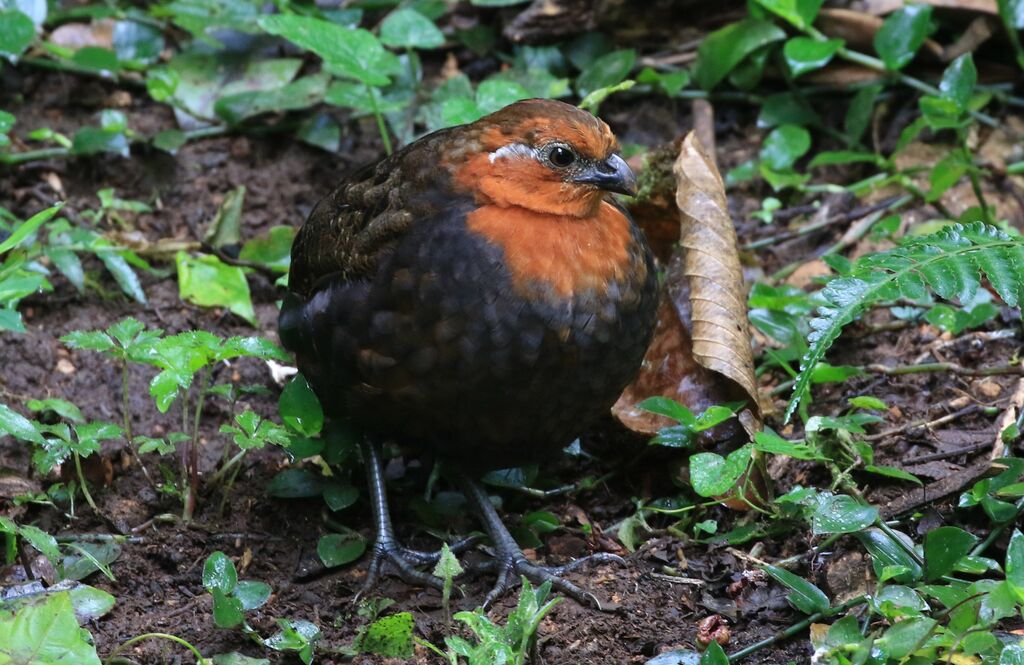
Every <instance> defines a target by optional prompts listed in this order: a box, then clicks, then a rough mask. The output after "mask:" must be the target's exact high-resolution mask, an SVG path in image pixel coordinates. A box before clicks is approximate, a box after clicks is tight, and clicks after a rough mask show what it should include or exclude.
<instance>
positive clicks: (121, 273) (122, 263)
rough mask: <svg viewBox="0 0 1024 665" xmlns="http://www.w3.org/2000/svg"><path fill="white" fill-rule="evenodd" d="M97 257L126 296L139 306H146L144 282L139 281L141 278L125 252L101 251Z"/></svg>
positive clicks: (97, 253)
mask: <svg viewBox="0 0 1024 665" xmlns="http://www.w3.org/2000/svg"><path fill="white" fill-rule="evenodd" d="M96 257H97V258H98V259H99V260H100V261H102V262H103V265H104V266H106V268H107V270H109V271H110V274H111V275H113V276H114V280H115V281H116V282H117V285H118V286H120V287H121V290H122V291H123V292H124V294H125V295H127V296H130V297H131V298H132V299H133V300H135V302H137V303H139V304H142V305H145V304H146V294H145V292H143V290H142V282H141V281H139V276H138V275H137V274H136V273H135V271H134V270H133V269H132V267H131V265H130V264H129V263H128V260H127V259H126V258H125V254H124V253H123V252H118V251H114V250H101V251H97V252H96Z"/></svg>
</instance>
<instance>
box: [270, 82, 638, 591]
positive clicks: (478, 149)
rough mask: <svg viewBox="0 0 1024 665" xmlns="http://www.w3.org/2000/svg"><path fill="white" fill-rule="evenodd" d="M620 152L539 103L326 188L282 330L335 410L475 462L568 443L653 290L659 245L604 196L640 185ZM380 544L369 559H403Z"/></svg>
mask: <svg viewBox="0 0 1024 665" xmlns="http://www.w3.org/2000/svg"><path fill="white" fill-rule="evenodd" d="M616 149H617V144H616V142H615V140H614V137H613V136H612V135H611V133H610V131H608V128H607V126H606V125H605V124H604V123H602V122H601V121H599V120H597V119H596V118H594V117H593V116H591V115H590V114H588V113H586V112H584V111H581V110H579V109H577V108H575V107H572V106H569V105H566V104H563V103H561V102H554V101H544V100H530V101H525V102H519V103H517V104H513V105H511V106H509V107H506V108H505V109H503V110H501V111H499V112H497V113H495V114H492V115H491V116H488V117H485V118H483V119H481V120H479V121H477V122H476V123H473V124H471V125H464V126H460V127H454V128H451V129H446V130H442V131H440V132H436V133H434V134H431V135H429V136H426V137H424V138H422V139H420V140H419V141H416V142H415V143H413V144H411V145H409V146H407V147H406V148H404V149H403V150H401V151H399V152H397V153H395V154H394V155H393V156H391V157H389V158H387V159H385V160H383V161H381V162H380V163H378V164H377V165H375V166H373V167H371V168H368V169H364V170H362V171H360V172H359V173H357V174H355V175H354V176H353V177H351V178H350V179H349V180H347V181H346V182H344V183H343V184H342V185H340V186H339V187H338V188H337V189H336V190H335V191H334V192H332V193H331V194H330V195H329V196H327V197H326V198H324V199H323V200H322V201H321V202H320V203H319V204H318V205H317V206H316V208H315V209H314V210H313V212H312V214H311V215H310V217H309V220H308V221H307V222H306V224H305V226H303V228H302V229H301V230H300V232H299V234H298V236H297V237H296V240H295V245H294V247H293V249H292V267H291V273H290V277H289V284H290V289H291V291H292V294H291V295H290V296H289V297H288V298H287V299H286V301H285V304H284V307H283V308H282V312H281V319H280V334H281V339H282V341H283V343H284V344H285V346H286V347H287V348H289V349H290V350H292V351H294V352H295V354H296V357H297V361H298V366H299V369H300V370H301V371H302V373H303V374H304V375H305V376H306V377H307V378H308V379H309V381H310V383H311V385H312V386H313V387H314V389H315V390H316V392H317V394H318V395H319V396H320V398H321V401H322V402H323V404H324V406H325V408H326V410H327V411H328V413H330V414H331V415H332V416H335V417H341V418H347V419H350V420H351V421H353V422H354V423H355V424H357V425H358V426H359V427H360V428H361V429H362V430H363V431H365V432H366V433H367V435H368V436H370V437H371V438H379V437H395V438H397V439H398V440H399V441H401V442H403V443H406V444H408V445H410V446H415V447H420V448H422V449H425V450H429V451H431V452H433V453H435V454H436V455H437V456H438V457H439V458H440V459H441V460H442V461H443V463H444V465H445V468H446V469H449V470H452V469H454V470H455V471H457V472H460V473H464V474H465V473H470V474H471V473H476V472H479V471H481V470H485V469H494V468H503V467H508V466H518V465H522V464H526V463H532V462H536V461H540V460H541V459H543V458H544V457H547V456H550V455H553V454H556V453H557V452H558V451H560V450H561V449H562V448H563V447H564V446H565V445H567V444H568V443H570V442H571V441H572V440H573V439H574V438H575V437H576V436H578V435H579V434H580V433H581V432H582V431H583V430H584V429H585V428H586V427H587V425H588V424H590V423H591V422H593V420H594V419H595V418H596V417H597V416H599V415H600V414H602V413H605V412H607V409H608V408H609V406H610V405H611V404H612V403H613V402H614V401H615V399H616V397H617V396H618V395H619V393H620V392H621V390H622V388H623V387H624V386H625V385H626V384H627V383H628V382H629V380H630V379H631V378H632V377H633V375H634V374H635V372H636V371H637V369H638V367H639V363H640V360H641V358H642V357H643V354H644V351H645V350H646V347H647V344H648V342H649V340H650V336H651V333H652V330H653V325H654V312H655V306H656V302H657V282H656V275H655V269H654V265H653V259H652V257H651V253H650V250H649V249H648V247H647V245H646V243H645V242H644V239H643V237H642V234H641V233H640V232H639V230H638V229H637V228H636V226H635V225H634V224H633V222H632V220H630V219H629V217H628V215H627V214H626V213H625V211H624V210H622V209H621V208H620V207H618V206H617V205H616V204H614V203H612V202H611V201H610V200H608V199H607V198H606V193H605V192H606V191H629V190H630V189H631V188H632V187H633V185H634V182H633V180H632V173H631V172H629V169H628V167H626V166H625V163H624V162H622V160H621V158H619V157H618V156H617V155H615V150H616ZM565 151H568V153H566V152H565ZM566 162H569V163H566ZM368 452H369V451H368ZM374 457H376V456H374ZM370 480H371V485H373V482H374V478H373V474H372V473H371V478H370ZM374 489H375V490H376V488H374ZM477 489H479V488H477ZM377 493H378V494H379V495H380V496H379V499H380V503H381V506H382V509H383V510H384V511H385V514H384V516H383V517H384V519H385V520H386V517H387V515H386V505H385V504H384V503H383V501H384V499H383V487H380V491H379V492H377ZM467 494H469V495H470V498H471V499H473V496H472V495H474V494H480V492H478V491H476V490H473V489H469V490H467ZM485 517H486V516H485ZM488 526H489V527H491V526H494V525H491V524H489V525H488ZM502 528H503V527H502ZM382 529H384V530H387V531H390V524H386V525H382V524H381V520H378V531H380V530H382ZM505 533H506V534H507V532H505ZM501 538H503V536H502V535H501V534H498V535H497V537H496V536H495V534H494V533H493V530H492V539H495V540H500V539H501ZM379 541H380V537H378V555H377V559H375V562H374V566H375V567H374V572H375V571H376V566H377V565H379V563H378V559H381V558H384V559H388V560H390V561H392V563H396V562H395V560H394V559H395V557H394V556H392V555H394V552H393V551H391V554H390V555H389V554H388V552H383V551H382V550H381V547H380V542H379ZM496 544H497V545H499V550H501V544H500V543H496ZM512 546H513V547H514V542H513V543H512ZM387 547H390V545H388V546H387ZM387 547H385V548H384V549H387ZM394 547H395V548H397V545H395V546H394ZM398 549H400V548H398ZM516 552H518V549H517V548H516ZM405 554H408V553H407V552H406V553H405ZM499 554H500V555H505V554H508V557H511V558H510V563H509V564H508V565H509V570H511V569H512V568H515V570H516V571H518V572H524V570H523V569H521V567H520V566H519V565H518V563H517V560H516V557H515V553H506V552H504V551H499ZM401 555H402V552H399V558H402V557H401ZM518 556H519V557H520V558H521V556H522V555H521V553H519V554H518ZM410 558H412V559H416V557H409V556H405V561H406V563H408V562H409V559H410ZM523 561H524V562H525V559H523ZM398 567H399V569H400V570H402V569H403V566H402V565H400V564H399V565H398ZM534 568H536V567H534ZM538 570H541V569H539V568H538ZM402 572H405V573H407V572H408V571H405V570H402ZM406 576H407V577H408V576H409V575H406ZM538 576H539V577H543V575H538ZM503 577H505V576H503ZM417 579H418V580H419V581H428V582H429V580H424V579H421V578H419V577H417ZM561 588H563V589H564V590H567V591H570V593H571V592H572V590H573V589H575V587H572V586H571V585H569V584H568V583H565V582H563V583H562V586H561ZM496 591H497V590H496ZM577 591H578V590H577ZM493 595H494V594H492V597H493ZM489 599H490V598H489Z"/></svg>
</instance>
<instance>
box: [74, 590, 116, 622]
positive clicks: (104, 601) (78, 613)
mask: <svg viewBox="0 0 1024 665" xmlns="http://www.w3.org/2000/svg"><path fill="white" fill-rule="evenodd" d="M68 594H69V595H70V596H71V606H72V607H73V608H74V610H75V618H77V619H78V620H79V621H80V622H83V623H84V622H86V621H95V620H96V619H99V618H100V617H101V616H103V615H104V614H106V613H107V612H109V611H110V610H112V609H114V604H115V603H116V599H115V598H114V597H113V596H112V595H110V594H109V593H107V592H106V591H103V590H102V589H96V588H94V587H91V586H89V585H87V584H79V585H78V586H76V587H74V588H73V589H71V590H70V591H68Z"/></svg>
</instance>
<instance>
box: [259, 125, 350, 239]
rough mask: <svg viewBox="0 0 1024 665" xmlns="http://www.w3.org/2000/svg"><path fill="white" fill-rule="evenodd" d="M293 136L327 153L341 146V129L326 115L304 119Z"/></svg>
mask: <svg viewBox="0 0 1024 665" xmlns="http://www.w3.org/2000/svg"><path fill="white" fill-rule="evenodd" d="M295 136H296V137H298V139H299V140H300V141H305V142H306V143H308V144H310V145H312V146H316V147H317V148H320V149H321V150H326V151H327V152H338V147H339V146H340V145H341V127H339V126H338V123H337V121H335V120H334V118H332V117H331V116H329V115H327V114H326V113H317V114H315V115H312V116H310V117H309V118H306V120H304V121H303V122H302V124H301V125H300V126H299V128H298V130H296V133H295ZM274 228H288V229H292V232H293V234H294V230H295V229H294V227H291V226H288V227H274ZM271 231H273V229H271Z"/></svg>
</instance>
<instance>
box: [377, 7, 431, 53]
mask: <svg viewBox="0 0 1024 665" xmlns="http://www.w3.org/2000/svg"><path fill="white" fill-rule="evenodd" d="M380 40H381V41H382V42H384V44H386V45H388V46H393V47H395V48H417V49H432V48H437V47H438V46H443V45H444V34H442V33H441V31H440V30H439V29H438V27H437V26H436V25H434V22H433V21H431V20H430V19H429V18H427V17H426V16H424V15H423V14H421V13H419V12H418V11H416V10H415V9H408V8H403V9H396V10H395V11H393V12H391V13H390V14H388V15H387V17H385V18H384V21H383V22H382V23H381V24H380Z"/></svg>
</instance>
